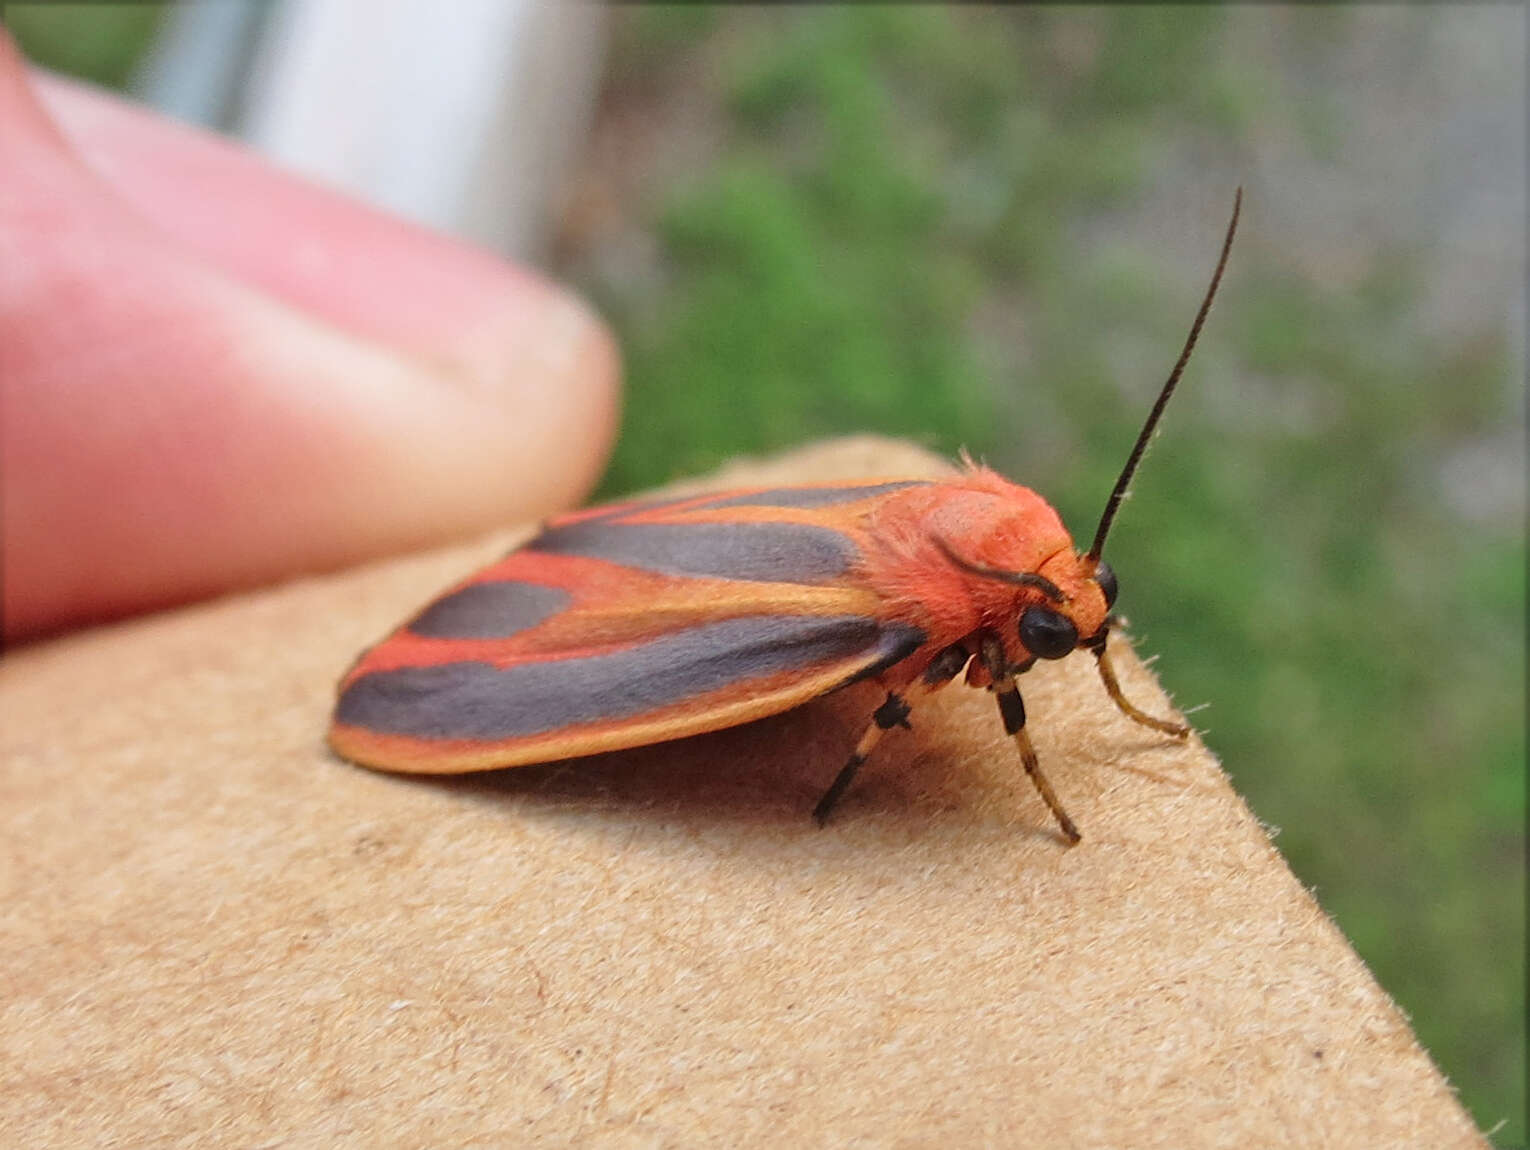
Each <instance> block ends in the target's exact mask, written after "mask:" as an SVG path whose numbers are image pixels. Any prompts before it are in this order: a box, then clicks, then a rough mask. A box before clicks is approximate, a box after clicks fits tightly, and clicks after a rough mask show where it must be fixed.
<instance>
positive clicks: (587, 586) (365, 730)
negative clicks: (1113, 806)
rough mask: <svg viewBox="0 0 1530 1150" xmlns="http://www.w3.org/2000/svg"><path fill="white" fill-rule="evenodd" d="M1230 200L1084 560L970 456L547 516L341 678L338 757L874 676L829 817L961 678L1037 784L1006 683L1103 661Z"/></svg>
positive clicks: (740, 711)
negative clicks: (1133, 505)
mask: <svg viewBox="0 0 1530 1150" xmlns="http://www.w3.org/2000/svg"><path fill="white" fill-rule="evenodd" d="M1242 199H1243V195H1242V190H1241V189H1239V192H1238V195H1237V197H1236V199H1235V200H1234V203H1233V213H1232V218H1231V220H1230V221H1229V223H1228V226H1227V234H1226V237H1225V238H1224V239H1223V241H1222V250H1221V255H1220V256H1219V258H1218V260H1217V266H1216V271H1215V273H1214V274H1213V276H1212V279H1211V284H1210V286H1209V287H1208V288H1207V290H1206V295H1205V298H1204V299H1203V300H1202V301H1201V306H1200V309H1199V311H1198V312H1197V313H1196V317H1195V322H1194V323H1193V324H1192V325H1191V328H1190V334H1189V336H1188V338H1187V339H1186V340H1185V346H1184V349H1183V351H1181V353H1180V357H1179V361H1178V362H1177V363H1176V364H1175V366H1174V370H1173V371H1172V372H1171V373H1170V375H1169V378H1168V380H1167V381H1166V382H1165V383H1164V385H1163V388H1162V389H1161V390H1160V391H1159V393H1158V399H1157V401H1156V402H1155V403H1154V405H1153V409H1152V411H1151V412H1150V413H1149V415H1148V418H1147V421H1146V422H1145V423H1144V425H1143V427H1142V431H1141V433H1140V434H1139V435H1138V437H1137V442H1136V444H1135V445H1134V446H1133V448H1132V451H1131V454H1130V455H1129V456H1128V458H1127V461H1126V466H1125V467H1124V468H1123V469H1122V472H1121V476H1120V478H1119V479H1117V481H1116V485H1115V488H1114V489H1113V490H1112V491H1111V493H1110V498H1109V499H1108V500H1107V501H1106V504H1105V511H1104V514H1103V515H1102V516H1101V517H1100V524H1099V527H1098V529H1097V530H1096V531H1095V535H1094V543H1093V545H1092V546H1091V547H1090V548H1089V550H1088V551H1087V552H1084V553H1082V554H1080V553H1079V552H1078V551H1077V550H1076V549H1075V547H1074V544H1073V540H1072V539H1071V538H1070V537H1069V535H1068V532H1067V530H1066V529H1065V528H1064V527H1063V525H1062V521H1061V519H1059V518H1058V515H1057V513H1056V512H1055V511H1053V510H1052V508H1051V507H1050V506H1048V505H1047V503H1046V501H1045V500H1043V499H1042V498H1041V497H1040V496H1039V495H1037V494H1036V493H1035V492H1034V491H1031V490H1029V489H1028V488H1025V487H1020V486H1018V485H1017V484H1014V483H1011V482H1010V481H1009V480H1007V479H1004V478H1003V477H1001V476H999V475H997V474H995V473H994V472H992V471H989V470H987V469H986V468H983V467H979V466H975V465H973V464H971V463H968V465H967V467H966V470H965V471H964V473H963V474H962V475H961V476H960V477H958V478H955V479H951V480H944V481H939V482H934V481H929V480H923V479H883V480H868V481H866V482H863V483H836V484H828V485H820V486H811V487H785V488H769V489H757V490H747V491H731V492H726V493H724V494H712V495H698V496H689V497H683V498H675V499H657V500H638V501H634V502H629V503H621V504H616V505H614V506H608V507H601V508H595V509H593V510H588V511H582V512H577V513H574V514H571V515H567V516H563V517H561V518H557V519H554V520H552V521H551V522H549V523H548V524H547V525H546V527H544V528H543V530H542V532H541V533H540V534H538V535H537V536H536V537H535V538H533V539H532V540H531V541H530V542H528V543H526V544H525V545H524V546H522V547H520V548H518V549H517V550H515V551H513V552H511V553H510V554H509V555H507V556H506V557H505V558H504V559H502V560H500V561H499V562H498V563H495V564H494V565H493V566H491V567H489V568H487V569H486V570H484V571H481V572H479V573H478V574H476V575H474V576H472V577H471V578H469V579H467V580H465V581H464V582H462V583H460V584H458V585H457V586H456V587H454V588H452V589H451V590H449V591H447V592H446V594H444V595H443V596H441V597H440V598H439V599H437V600H435V601H434V602H433V603H431V604H430V605H429V606H427V607H426V608H425V609H424V610H423V611H421V612H420V613H419V614H417V615H416V616H415V617H414V618H413V619H411V620H410V621H409V622H407V623H405V624H404V625H403V626H402V627H400V628H399V629H398V630H397V631H395V632H394V633H393V634H392V635H391V636H389V637H388V638H387V639H385V640H384V641H383V642H382V643H380V644H378V645H377V646H376V647H373V648H372V649H371V650H369V651H367V652H366V653H365V654H364V655H362V657H361V658H360V659H359V660H358V661H357V662H356V664H355V666H353V667H352V668H351V670H350V671H349V672H348V673H347V674H346V676H345V678H344V679H343V680H342V682H341V684H340V697H339V702H338V704H337V705H336V708H335V715H334V722H333V725H332V727H331V730H330V736H329V738H330V744H331V746H333V748H334V749H335V750H336V751H337V752H338V753H339V754H340V755H341V756H343V757H344V758H347V759H350V760H352V761H354V762H357V763H361V764H364V765H366V766H370V767H379V768H382V769H384V770H390V771H402V772H409V773H423V774H436V773H449V772H459V771H479V770H490V769H493V768H496V767H514V766H521V765H523V764H527V763H544V762H551V761H555V760H559V759H568V758H575V757H578V756H581V755H589V754H594V753H596V752H599V751H612V750H619V749H621V748H625V747H636V746H643V745H646V744H649V743H657V742H662V741H664V740H666V739H677V738H681V737H683V736H686V735H694V734H699V733H701V732H703V731H713V730H718V729H720V728H723V727H731V726H734V725H736V724H739V723H745V722H748V721H750V720H751V719H758V718H763V717H764V716H766V715H773V714H776V713H778V712H780V711H785V710H788V709H790V708H792V707H795V706H798V705H799V704H801V703H805V702H807V701H808V700H809V699H812V698H815V697H817V696H819V695H823V694H826V693H828V692H829V691H833V690H835V689H836V688H838V687H842V686H846V685H847V684H849V683H853V682H858V681H860V680H864V679H873V680H876V681H877V682H878V683H879V684H880V685H881V686H883V687H885V688H886V690H887V698H886V701H885V702H883V703H882V705H881V706H880V707H878V708H877V710H876V712H875V713H874V715H873V717H872V721H871V723H870V724H869V725H868V727H867V728H866V732H865V734H864V735H862V737H861V739H860V741H859V742H858V743H857V744H856V747H855V750H854V751H853V752H852V754H851V755H850V759H849V761H848V762H847V763H846V764H845V766H844V768H843V769H842V770H841V771H840V772H839V775H838V777H836V778H835V780H834V782H833V784H832V785H831V786H830V787H829V789H828V790H827V791H826V792H825V793H824V796H823V798H822V799H821V800H820V801H819V803H818V805H817V807H816V808H815V809H814V812H813V814H814V817H815V818H817V819H818V821H819V822H820V823H822V822H823V821H824V820H825V819H826V818H827V817H828V815H829V812H830V811H831V810H832V809H833V807H834V805H835V804H836V803H837V802H838V801H839V798H840V796H841V795H843V794H844V792H845V789H846V788H847V787H848V786H849V785H850V782H851V780H852V779H853V778H854V776H855V772H856V770H857V769H858V768H859V767H860V765H861V764H862V763H863V762H864V761H865V760H866V757H867V756H868V755H869V754H870V753H871V751H872V748H873V747H875V746H876V744H877V741H878V740H879V739H880V738H881V736H882V734H883V732H885V731H887V730H890V729H891V728H893V727H897V726H907V725H908V715H909V712H910V709H911V708H912V706H913V704H914V703H916V702H917V701H918V700H919V699H920V698H921V697H923V696H924V695H927V694H929V693H930V692H931V691H934V690H936V689H937V688H939V687H942V686H944V685H945V684H946V683H949V682H950V681H951V680H952V679H954V678H955V677H956V676H957V675H958V674H960V673H961V672H962V670H963V669H964V668H965V669H966V672H967V674H966V680H967V682H968V684H969V685H971V686H974V687H983V688H987V689H988V690H991V691H993V692H994V693H995V695H996V696H997V698H998V704H999V712H1000V715H1001V716H1002V719H1003V722H1004V726H1005V729H1006V730H1007V731H1008V733H1009V734H1010V735H1012V736H1013V737H1014V740H1015V743H1016V745H1017V746H1018V747H1019V750H1020V758H1021V761H1022V763H1023V764H1024V765H1025V770H1026V772H1027V774H1029V775H1030V778H1031V781H1032V782H1033V783H1034V784H1035V785H1036V789H1037V790H1038V791H1040V792H1041V797H1042V798H1043V799H1044V800H1045V801H1046V804H1047V806H1048V807H1049V808H1050V809H1051V811H1052V814H1053V815H1054V816H1055V817H1056V819H1057V822H1058V825H1059V826H1060V827H1061V828H1062V833H1063V835H1064V836H1065V837H1066V838H1067V839H1068V841H1069V842H1070V843H1073V842H1077V841H1078V839H1079V833H1078V830H1077V828H1076V827H1075V826H1074V824H1073V820H1072V819H1071V818H1069V817H1068V814H1067V812H1066V811H1064V810H1063V808H1062V804H1061V803H1060V802H1058V799H1057V796H1056V794H1055V793H1054V792H1053V790H1052V787H1051V785H1050V784H1049V783H1048V782H1047V779H1046V776H1044V775H1043V774H1042V773H1041V767H1040V765H1039V763H1038V762H1037V759H1036V752H1035V750H1034V749H1033V748H1032V746H1031V741H1030V738H1029V736H1028V735H1027V734H1026V730H1025V707H1024V704H1023V703H1022V702H1021V698H1020V691H1019V689H1018V687H1017V686H1016V684H1015V679H1016V676H1017V675H1020V674H1021V673H1023V672H1025V671H1026V670H1029V669H1030V667H1031V666H1032V665H1033V664H1034V663H1035V662H1036V660H1037V659H1061V658H1063V657H1064V656H1065V655H1068V654H1070V653H1071V652H1072V651H1074V650H1075V649H1078V648H1082V649H1083V650H1086V651H1089V652H1091V653H1092V654H1093V655H1094V657H1095V660H1096V662H1097V664H1098V667H1099V672H1100V677H1101V680H1102V681H1103V683H1104V685H1105V690H1106V691H1107V692H1108V693H1109V695H1110V697H1111V698H1112V699H1113V700H1114V701H1115V703H1116V705H1117V706H1118V707H1119V708H1120V709H1121V710H1122V711H1123V712H1124V713H1125V714H1126V715H1128V716H1129V717H1130V718H1132V719H1133V720H1135V721H1136V722H1138V723H1141V724H1143V725H1145V726H1148V727H1152V728H1153V729H1154V730H1158V731H1162V732H1163V733H1165V734H1167V735H1171V736H1174V737H1176V738H1183V737H1185V736H1186V735H1188V734H1189V728H1188V727H1186V726H1184V725H1182V724H1180V723H1175V722H1171V721H1168V720H1165V719H1158V718H1154V717H1153V716H1151V715H1147V714H1145V713H1143V712H1142V711H1140V710H1138V709H1137V708H1136V707H1134V706H1133V705H1132V704H1131V703H1130V702H1128V701H1127V700H1126V698H1125V697H1124V696H1123V695H1122V693H1121V688H1120V685H1119V683H1118V682H1117V680H1116V676H1115V673H1114V671H1113V670H1112V669H1111V663H1110V658H1109V655H1108V654H1107V651H1106V638H1107V636H1108V634H1109V631H1110V627H1111V625H1112V623H1113V622H1114V621H1115V620H1114V618H1113V617H1112V616H1111V614H1110V609H1111V607H1112V606H1113V605H1114V603H1115V600H1116V577H1115V574H1114V573H1113V572H1112V571H1111V569H1110V567H1109V566H1108V565H1107V564H1106V563H1105V561H1104V560H1103V559H1102V558H1101V552H1102V550H1103V549H1104V546H1105V538H1106V536H1107V534H1108V533H1109V531H1110V526H1111V523H1112V521H1113V520H1114V518H1115V514H1116V510H1117V509H1118V508H1119V506H1120V504H1121V500H1122V498H1123V497H1124V495H1125V494H1126V490H1127V487H1128V486H1129V485H1130V483H1131V480H1132V476H1133V474H1134V473H1135V471H1136V469H1137V465H1138V463H1139V462H1141V459H1142V455H1143V452H1144V451H1145V450H1146V448H1147V445H1148V442H1149V440H1150V439H1151V438H1152V435H1153V431H1154V429H1155V428H1156V427H1157V425H1158V420H1159V417H1160V416H1161V415H1162V414H1163V409H1164V406H1165V405H1166V404H1167V403H1168V401H1169V397H1170V395H1172V394H1173V392H1174V388H1175V385H1176V384H1177V383H1178V382H1179V378H1180V375H1181V374H1182V373H1183V372H1184V368H1185V364H1186V363H1187V362H1188V361H1189V358H1190V353H1191V351H1192V350H1193V348H1194V347H1195V341H1196V338H1197V336H1198V335H1199V334H1200V330H1201V326H1202V324H1203V323H1204V322H1205V319H1206V315H1207V313H1208V312H1209V311H1210V309H1211V301H1212V299H1213V298H1214V297H1215V295H1216V291H1217V285H1218V284H1219V283H1220V282H1221V279H1222V272H1223V269H1224V268H1225V267H1226V265H1227V256H1228V252H1229V251H1230V250H1231V247H1232V241H1233V235H1234V233H1235V232H1236V231H1237V226H1238V214H1239V210H1240V208H1241V205H1242Z"/></svg>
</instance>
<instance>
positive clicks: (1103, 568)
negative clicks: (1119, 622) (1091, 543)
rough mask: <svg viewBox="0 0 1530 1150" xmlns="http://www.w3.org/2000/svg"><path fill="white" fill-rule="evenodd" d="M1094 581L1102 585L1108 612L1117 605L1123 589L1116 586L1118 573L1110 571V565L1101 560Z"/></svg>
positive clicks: (1095, 570) (1095, 571)
mask: <svg viewBox="0 0 1530 1150" xmlns="http://www.w3.org/2000/svg"><path fill="white" fill-rule="evenodd" d="M1094 581H1095V582H1096V583H1098V584H1099V585H1100V590H1101V591H1102V592H1104V594H1105V609H1106V610H1107V611H1108V610H1110V608H1112V607H1114V606H1115V605H1116V596H1117V595H1118V594H1120V591H1121V588H1120V587H1118V586H1116V573H1115V572H1114V571H1112V570H1111V569H1110V564H1109V563H1107V562H1105V560H1103V559H1101V560H1100V565H1099V566H1098V567H1096V568H1095V569H1094Z"/></svg>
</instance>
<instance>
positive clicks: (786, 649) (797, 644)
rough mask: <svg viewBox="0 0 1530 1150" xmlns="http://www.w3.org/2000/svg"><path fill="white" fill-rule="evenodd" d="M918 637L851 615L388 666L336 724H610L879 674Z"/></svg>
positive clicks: (442, 735)
mask: <svg viewBox="0 0 1530 1150" xmlns="http://www.w3.org/2000/svg"><path fill="white" fill-rule="evenodd" d="M923 641H924V635H923V633H922V632H920V631H919V630H918V629H917V628H915V627H909V626H906V625H903V624H892V625H888V626H884V625H882V624H879V623H877V622H876V621H875V620H873V619H866V618H862V617H860V616H855V615H840V616H830V617H824V618H813V617H797V618H790V619H783V618H782V617H780V616H779V615H749V616H743V617H740V618H737V619H727V620H724V621H722V622H719V623H709V624H707V625H705V626H702V627H692V628H689V629H687V630H684V631H679V632H676V633H675V634H673V635H666V636H664V637H663V638H660V639H655V640H653V641H652V642H649V643H643V644H640V645H638V646H636V647H631V648H628V649H626V650H622V651H615V652H612V653H610V654H605V655H591V656H586V657H583V658H573V659H560V660H549V661H542V662H537V663H532V664H520V665H517V666H513V667H506V668H503V669H500V668H496V667H494V666H492V665H490V664H488V663H478V662H460V663H445V664H442V665H440V666H433V667H399V668H396V669H394V670H390V671H377V672H374V673H373V674H370V675H363V676H362V677H361V678H359V679H357V680H356V681H355V682H353V683H352V684H351V685H350V686H349V687H347V688H346V690H345V691H344V693H343V694H342V695H341V696H340V701H339V705H338V707H337V709H336V712H335V718H336V720H337V721H338V722H341V723H348V724H352V725H354V726H358V727H364V728H366V729H367V730H370V731H375V732H378V733H381V734H394V735H407V736H411V737H413V738H418V739H483V740H488V741H493V740H503V739H514V738H522V737H525V736H529V735H539V734H545V733H547V732H549V731H556V730H560V729H562V728H564V727H574V726H579V725H582V724H586V723H599V722H611V721H618V720H621V719H626V718H630V717H631V716H633V715H639V714H642V713H643V712H645V711H652V710H657V709H659V708H661V707H667V706H672V705H674V704H676V703H683V702H685V701H686V700H687V699H694V698H697V697H698V696H701V695H705V694H706V693H708V692H710V691H714V690H717V689H719V688H722V687H727V686H734V685H738V684H743V683H747V682H748V681H749V680H750V679H754V678H758V677H761V676H765V675H771V674H776V673H779V672H782V671H792V670H799V669H800V670H809V669H811V668H813V667H814V666H815V665H817V664H821V663H831V662H835V661H839V660H844V659H849V658H854V657H855V656H856V655H858V654H860V655H865V656H867V657H868V658H871V659H874V660H875V663H874V665H875V666H877V667H878V669H885V668H886V667H888V666H891V665H892V663H895V662H897V661H899V660H901V659H903V658H906V657H907V656H908V655H909V654H911V653H912V652H913V651H914V650H915V649H916V648H917V647H918V646H919V645H920V644H921V643H922V642H923Z"/></svg>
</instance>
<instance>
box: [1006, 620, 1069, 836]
mask: <svg viewBox="0 0 1530 1150" xmlns="http://www.w3.org/2000/svg"><path fill="white" fill-rule="evenodd" d="M983 662H984V664H985V665H986V666H987V668H988V673H989V675H990V676H991V677H992V679H993V689H994V694H995V695H996V696H997V697H998V700H999V715H1000V716H1001V717H1002V718H1003V720H1004V733H1005V734H1007V735H1009V736H1011V737H1012V738H1013V739H1014V740H1015V746H1016V747H1018V748H1019V749H1020V762H1021V763H1022V764H1024V766H1025V773H1026V774H1027V775H1029V776H1030V779H1031V783H1032V785H1033V786H1035V788H1036V790H1037V791H1039V792H1040V794H1041V800H1042V802H1044V803H1046V804H1047V809H1048V810H1049V811H1051V812H1052V817H1053V818H1055V819H1056V820H1057V825H1058V826H1059V827H1060V828H1061V829H1062V833H1063V837H1064V838H1065V839H1067V840H1068V845H1069V846H1072V845H1073V844H1074V843H1076V842H1078V841H1079V839H1080V838H1082V837H1083V836H1082V835H1080V834H1079V833H1078V827H1076V826H1075V825H1074V824H1073V820H1072V819H1071V818H1069V817H1068V812H1067V811H1065V810H1063V806H1062V803H1060V802H1059V801H1058V799H1057V793H1056V792H1055V791H1054V790H1052V784H1051V783H1050V782H1048V781H1047V777H1046V776H1045V775H1044V774H1042V773H1041V760H1040V759H1039V758H1037V757H1036V748H1035V747H1033V746H1031V737H1030V735H1028V734H1026V733H1025V701H1024V700H1023V699H1021V698H1020V688H1019V687H1017V686H1015V677H1014V675H1013V674H1011V673H1010V671H1009V668H1008V667H1006V666H1005V665H1004V652H1003V649H1002V648H1000V647H998V646H997V645H996V644H995V645H990V644H984V647H983Z"/></svg>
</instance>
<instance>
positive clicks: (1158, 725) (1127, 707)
mask: <svg viewBox="0 0 1530 1150" xmlns="http://www.w3.org/2000/svg"><path fill="white" fill-rule="evenodd" d="M1106 634H1107V628H1104V627H1102V628H1101V629H1100V634H1099V637H1098V638H1097V639H1095V640H1093V641H1092V642H1091V643H1090V644H1089V647H1090V649H1091V650H1092V651H1093V652H1094V660H1095V665H1096V666H1097V667H1099V670H1100V681H1101V682H1103V683H1104V684H1105V693H1106V694H1107V695H1109V696H1110V697H1111V700H1112V701H1113V702H1114V703H1115V704H1116V706H1117V707H1119V708H1120V709H1121V713H1122V714H1123V715H1125V716H1126V717H1127V718H1128V719H1131V720H1132V721H1133V722H1135V723H1141V724H1142V725H1143V726H1144V727H1152V728H1153V730H1155V731H1162V732H1163V733H1164V734H1166V735H1173V736H1174V737H1175V738H1176V739H1183V738H1187V737H1189V734H1190V728H1189V727H1188V726H1186V725H1185V724H1184V723H1175V722H1171V721H1170V720H1168V719H1158V718H1154V717H1153V716H1152V715H1150V714H1148V713H1147V712H1146V711H1143V710H1140V709H1138V708H1137V707H1134V706H1132V704H1131V703H1130V702H1128V701H1127V698H1126V696H1125V695H1124V694H1123V693H1122V691H1121V682H1120V680H1118V679H1117V678H1116V672H1115V668H1114V667H1112V666H1111V665H1110V655H1109V654H1108V653H1107V652H1106V650H1105V640H1106Z"/></svg>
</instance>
